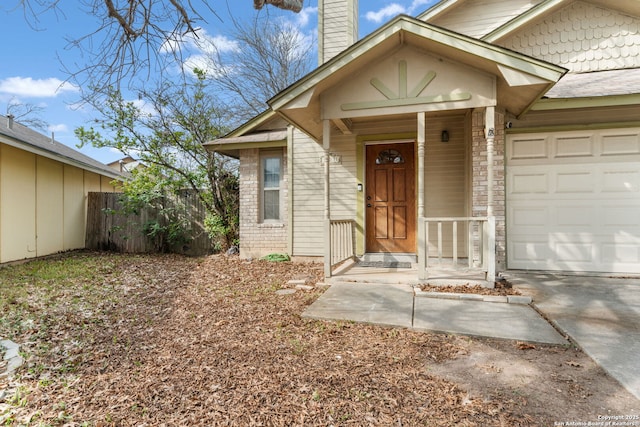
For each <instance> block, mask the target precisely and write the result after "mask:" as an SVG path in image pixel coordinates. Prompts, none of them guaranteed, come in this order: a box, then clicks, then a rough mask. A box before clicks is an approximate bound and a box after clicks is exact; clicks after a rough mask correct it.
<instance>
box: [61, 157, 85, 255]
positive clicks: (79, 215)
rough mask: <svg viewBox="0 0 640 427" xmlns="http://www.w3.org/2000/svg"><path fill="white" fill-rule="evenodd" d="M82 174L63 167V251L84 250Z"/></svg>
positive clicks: (65, 166) (77, 170)
mask: <svg viewBox="0 0 640 427" xmlns="http://www.w3.org/2000/svg"><path fill="white" fill-rule="evenodd" d="M84 203H85V202H84V173H83V171H82V169H79V168H76V167H74V166H69V165H64V250H65V251H67V250H70V249H79V248H84V240H85V228H84V222H85V209H84Z"/></svg>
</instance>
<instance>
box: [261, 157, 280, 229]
mask: <svg viewBox="0 0 640 427" xmlns="http://www.w3.org/2000/svg"><path fill="white" fill-rule="evenodd" d="M281 177H282V158H281V157H280V156H279V155H273V154H272V155H269V156H264V157H262V219H263V220H264V221H279V220H280V179H281Z"/></svg>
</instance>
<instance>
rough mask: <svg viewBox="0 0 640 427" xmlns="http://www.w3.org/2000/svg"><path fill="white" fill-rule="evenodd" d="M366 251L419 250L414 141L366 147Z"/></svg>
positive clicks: (408, 251)
mask: <svg viewBox="0 0 640 427" xmlns="http://www.w3.org/2000/svg"><path fill="white" fill-rule="evenodd" d="M366 153H367V155H366V158H367V159H366V161H367V164H366V169H367V182H366V192H365V203H366V208H365V209H366V212H367V213H366V222H367V227H366V228H367V230H366V235H367V252H400V253H415V251H416V233H415V231H416V205H415V200H416V194H415V159H414V148H413V143H398V144H378V145H367V147H366Z"/></svg>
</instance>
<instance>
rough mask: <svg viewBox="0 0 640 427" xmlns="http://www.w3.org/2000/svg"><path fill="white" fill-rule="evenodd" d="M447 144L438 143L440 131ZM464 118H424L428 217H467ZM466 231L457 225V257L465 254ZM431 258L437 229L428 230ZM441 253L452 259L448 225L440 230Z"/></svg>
mask: <svg viewBox="0 0 640 427" xmlns="http://www.w3.org/2000/svg"><path fill="white" fill-rule="evenodd" d="M445 129H446V130H447V132H448V133H449V142H441V134H442V131H443V130H445ZM465 133H466V130H465V119H464V116H460V117H451V118H434V119H427V133H426V137H427V143H426V158H425V215H426V216H427V217H464V216H468V215H467V194H468V182H469V178H468V175H467V162H468V160H467V153H468V147H467V144H466V140H467V139H466V135H465ZM465 230H466V229H465V228H463V225H462V224H460V225H459V226H458V255H460V256H464V255H465V254H466V239H465ZM429 231H430V233H431V235H430V237H429V240H430V255H431V256H435V255H436V254H437V252H435V250H436V246H435V245H436V242H437V240H436V239H437V235H436V234H435V233H436V228H435V227H434V228H432V229H431V230H429ZM443 233H446V234H443V250H444V254H445V255H446V256H451V254H452V248H453V240H452V234H451V225H450V224H447V225H446V226H444V227H443Z"/></svg>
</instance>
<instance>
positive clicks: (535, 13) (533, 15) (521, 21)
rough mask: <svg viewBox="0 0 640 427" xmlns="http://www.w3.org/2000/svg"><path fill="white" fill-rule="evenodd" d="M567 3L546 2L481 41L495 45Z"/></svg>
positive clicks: (562, 0)
mask: <svg viewBox="0 0 640 427" xmlns="http://www.w3.org/2000/svg"><path fill="white" fill-rule="evenodd" d="M566 2H567V0H546V1H544V2H542V3H540V4H538V5H536V6H534V7H532V8H531V9H529V10H528V11H526V12H524V13H522V14H521V15H518V16H517V17H515V18H514V19H512V20H511V21H509V22H507V23H506V24H504V25H502V26H501V27H498V28H496V29H495V30H493V31H492V32H490V33H489V34H487V35H485V36H484V37H482V38H481V40H482V41H485V42H488V43H495V42H496V41H498V40H500V39H502V38H504V37H506V36H508V35H509V34H511V33H513V32H514V31H516V30H518V29H519V28H522V27H524V26H525V25H528V24H530V23H531V22H532V21H534V20H536V19H538V18H539V17H541V16H544V15H546V14H547V13H549V12H551V11H553V10H554V9H555V8H557V7H559V6H562V5H563V4H564V3H566Z"/></svg>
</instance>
